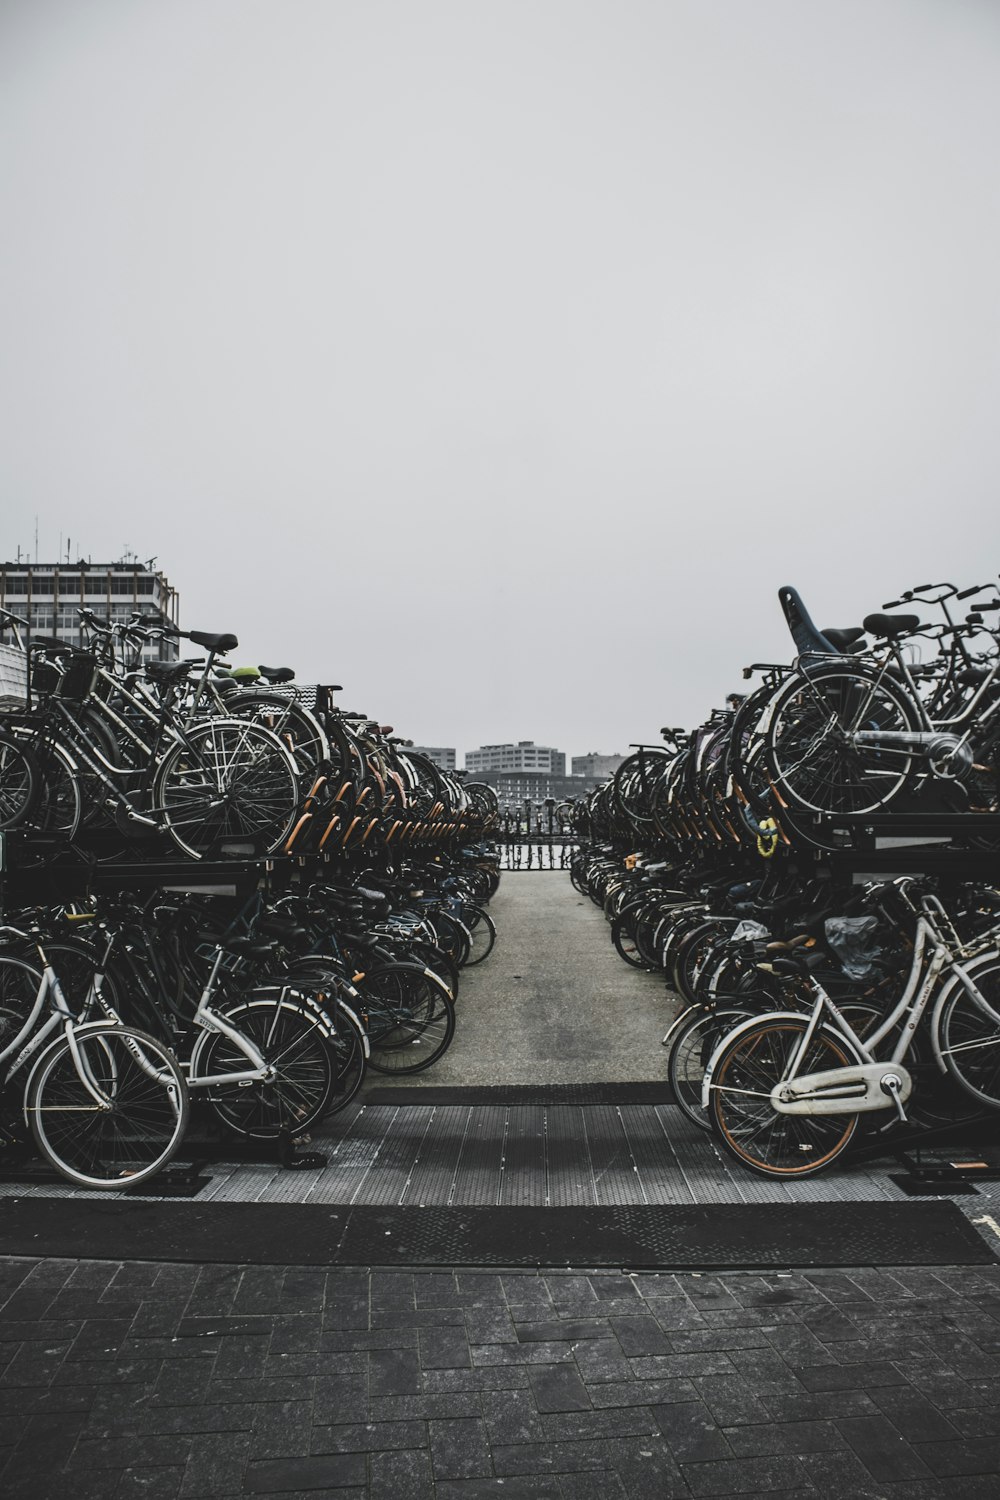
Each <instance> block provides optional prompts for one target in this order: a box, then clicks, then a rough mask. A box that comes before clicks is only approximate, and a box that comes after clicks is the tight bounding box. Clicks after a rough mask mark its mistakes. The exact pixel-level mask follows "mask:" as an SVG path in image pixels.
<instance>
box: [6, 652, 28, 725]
mask: <svg viewBox="0 0 1000 1500" xmlns="http://www.w3.org/2000/svg"><path fill="white" fill-rule="evenodd" d="M27 696H28V654H27V652H26V651H19V650H18V649H17V647H16V646H7V645H4V644H3V643H0V713H13V712H14V711H15V710H17V709H23V708H24V705H25V700H26V698H27Z"/></svg>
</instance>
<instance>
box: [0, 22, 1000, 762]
mask: <svg viewBox="0 0 1000 1500" xmlns="http://www.w3.org/2000/svg"><path fill="white" fill-rule="evenodd" d="M998 143H1000V6H998V5H997V4H996V3H995V0H947V3H944V0H812V3H810V0H602V3H594V0H452V3H448V0H295V3H289V0H85V3H81V0H0V203H2V205H3V215H4V230H3V234H2V236H0V326H2V328H3V338H2V342H0V409H2V410H3V413H4V422H3V439H2V443H0V495H2V503H3V520H2V525H0V537H2V541H0V550H2V551H3V552H4V553H5V555H7V556H8V557H12V556H13V555H14V552H15V548H16V546H17V545H18V544H20V545H21V546H22V547H25V546H30V545H33V535H34V526H35V516H36V515H37V516H38V518H39V529H40V535H41V554H42V555H43V557H44V559H45V560H48V559H49V558H50V557H51V556H52V555H54V553H55V551H56V548H57V545H58V538H59V534H60V533H61V534H62V535H63V537H64V538H65V536H66V535H67V534H69V535H70V536H71V537H72V538H73V557H74V559H75V558H76V556H77V555H78V553H79V552H80V551H82V552H83V553H84V554H87V553H89V554H90V555H92V556H93V557H94V559H95V561H96V560H98V559H102V560H103V559H104V558H106V557H108V556H119V555H120V554H121V553H122V551H123V549H124V547H125V546H126V545H130V546H131V547H133V548H134V549H135V550H136V551H137V552H138V553H139V554H140V555H141V556H144V557H145V556H147V555H150V554H153V553H155V554H157V555H158V557H159V560H160V565H161V566H162V567H164V569H165V570H166V572H167V573H168V576H169V577H170V579H171V581H172V582H173V583H174V584H175V585H176V586H177V587H178V588H179V589H180V591H181V603H182V622H183V623H184V624H185V625H187V626H188V627H191V626H194V627H200V628H202V629H209V630H212V629H217V630H225V629H232V630H235V631H236V632H237V633H238V634H239V636H240V638H241V642H242V649H241V651H240V653H239V657H240V659H242V660H244V661H255V660H264V661H268V662H284V661H287V662H289V663H291V664H294V665H296V666H297V667H298V669H299V673H300V676H302V677H303V678H305V679H309V680H315V679H316V678H317V677H318V678H320V679H321V680H327V681H330V680H333V681H337V682H341V683H344V684H345V685H346V691H345V693H344V694H343V695H342V702H343V703H344V704H345V706H347V707H350V708H362V709H365V710H367V711H368V712H371V713H373V714H377V715H380V716H382V717H383V718H385V719H387V720H388V721H390V722H393V723H394V724H395V725H396V727H397V729H398V730H400V731H401V732H405V733H407V734H410V735H412V736H413V737H414V738H415V739H417V740H418V741H423V742H425V743H427V742H430V743H435V744H454V745H457V746H458V748H459V750H460V751H462V750H465V749H468V748H471V747H472V746H474V745H478V744H479V743H481V742H490V741H497V740H506V739H509V738H513V739H521V738H534V739H536V740H539V741H541V742H543V743H549V744H557V745H559V746H560V747H561V748H563V749H565V750H567V751H568V752H570V753H580V752H582V751H585V750H590V749H599V750H603V751H610V750H615V749H622V748H624V746H625V745H626V744H627V742H628V741H630V740H637V739H640V738H649V737H650V736H652V735H654V734H655V732H656V730H657V729H658V727H659V725H661V724H664V723H671V724H675V723H689V724H691V723H694V722H697V721H698V720H699V719H700V718H701V717H703V716H704V715H705V714H706V713H707V712H708V711H709V710H710V709H711V708H712V707H713V705H715V704H717V703H719V702H721V700H722V697H723V695H724V694H725V692H726V691H727V690H729V689H730V688H732V687H737V686H739V685H740V677H739V669H740V667H741V666H742V664H743V662H744V661H746V660H750V659H760V658H765V659H767V658H775V657H776V658H778V659H787V658H788V657H789V656H790V654H791V642H790V639H789V638H788V636H787V634H786V632H785V628H784V624H783V621H782V618H781V614H780V611H779V608H778V604H777V600H776V597H775V594H776V590H777V588H778V587H779V585H781V584H784V583H792V584H795V585H796V586H797V587H798V588H799V590H800V591H801V593H802V594H803V596H804V598H805V600H806V603H807V604H808V606H809V608H810V609H811V611H812V613H813V614H814V616H815V618H816V619H817V622H818V623H819V624H821V625H823V624H826V625H838V626H842V625H850V624H855V623H859V621H860V617H861V615H862V614H864V613H867V612H868V611H870V610H872V609H877V608H878V607H879V606H880V605H881V604H882V602H883V601H884V600H886V599H889V598H891V597H894V596H895V594H896V593H897V592H898V591H899V590H900V589H903V588H905V587H907V586H908V585H911V584H914V583H922V582H925V581H927V580H928V579H934V580H937V579H938V578H939V577H945V578H950V579H953V580H954V581H955V582H958V583H960V584H964V583H974V582H984V581H986V579H988V578H989V577H990V576H995V573H996V569H997V566H998V560H1000V559H998V552H1000V548H998V546H997V541H998V530H1000V527H998V521H997V504H996V493H997V488H998V484H997V475H998V458H1000V421H998V415H997V414H998V411H1000V269H998V268H1000V173H998V171H997V166H996V161H997V148H998Z"/></svg>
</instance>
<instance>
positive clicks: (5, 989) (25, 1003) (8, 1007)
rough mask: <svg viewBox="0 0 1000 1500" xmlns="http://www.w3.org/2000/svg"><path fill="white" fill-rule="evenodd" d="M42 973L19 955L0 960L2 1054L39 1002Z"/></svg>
mask: <svg viewBox="0 0 1000 1500" xmlns="http://www.w3.org/2000/svg"><path fill="white" fill-rule="evenodd" d="M41 983H42V973H41V970H40V969H38V968H36V966H35V964H34V963H32V962H31V960H29V959H25V958H20V957H18V956H17V955H16V954H13V953H6V954H3V955H2V956H0V1052H2V1051H3V1050H4V1048H5V1047H7V1046H9V1045H10V1043H11V1042H12V1041H13V1040H14V1037H15V1036H16V1035H17V1033H18V1032H19V1031H20V1030H21V1029H22V1027H23V1026H24V1023H25V1021H27V1019H28V1016H29V1015H30V1014H31V1010H32V1007H33V1005H34V1004H35V1001H36V999H37V998H38V991H39V988H40V986H41Z"/></svg>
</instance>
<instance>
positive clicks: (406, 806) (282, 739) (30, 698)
mask: <svg viewBox="0 0 1000 1500" xmlns="http://www.w3.org/2000/svg"><path fill="white" fill-rule="evenodd" d="M79 613H80V619H81V629H82V631H84V632H85V633H86V634H87V636H88V644H87V648H86V649H76V648H73V647H71V646H68V645H66V644H65V643H64V642H61V641H58V640H54V639H50V638H47V637H40V636H37V635H35V636H33V637H29V636H28V635H27V634H26V627H25V623H24V622H23V621H21V620H19V619H18V617H17V616H14V615H11V614H9V613H5V612H2V611H0V630H5V631H6V632H7V634H8V636H9V639H8V640H7V641H5V642H4V643H3V644H2V645H0V710H2V713H0V831H2V832H5V833H7V834H9V836H10V842H9V856H8V864H9V865H14V866H16V865H18V864H19V863H20V864H29V863H32V862H37V861H38V860H39V859H42V858H48V859H53V858H57V857H59V856H60V854H62V853H63V852H64V851H66V850H68V849H73V850H76V851H80V852H82V853H85V854H88V855H91V856H93V857H97V858H101V859H108V858H111V859H114V858H122V857H123V856H126V855H129V854H132V853H134V851H135V850H136V849H137V848H138V849H144V850H145V851H147V852H151V853H153V852H157V851H159V852H161V853H162V852H164V851H170V850H172V851H173V852H174V854H177V853H179V854H180V855H181V856H182V857H184V858H188V859H205V858H209V857H213V858H227V857H229V858H233V857H235V858H247V857H254V856H268V855H274V854H287V855H294V856H307V855H319V856H323V857H330V856H341V855H346V856H351V855H356V854H359V853H360V854H363V855H364V856H365V857H369V856H370V855H371V853H372V852H373V851H374V850H376V849H378V850H381V851H383V852H388V853H393V852H394V851H396V850H399V851H401V852H403V853H409V852H412V851H414V850H417V849H431V848H434V849H436V848H456V847H460V846H461V845H462V844H464V843H468V842H470V841H471V840H475V839H477V838H482V837H484V836H486V835H487V834H488V833H489V831H490V830H491V829H492V827H493V825H494V823H495V821H496V816H497V802H496V797H495V795H494V793H493V792H492V790H491V788H489V787H487V786H484V785H481V784H472V783H463V782H462V781H460V780H459V779H457V778H456V777H455V776H453V775H450V774H448V773H447V772H444V771H441V770H439V769H438V768H437V767H436V766H434V765H433V764H432V763H431V762H430V761H429V760H428V759H426V758H425V757H424V756H421V755H418V754H416V753H415V752H414V751H412V750H411V749H409V748H408V746H407V744H406V742H405V741H403V740H401V739H399V738H398V737H396V736H394V735H393V733H392V729H391V726H388V725H384V724H380V723H379V722H378V721H377V720H375V719H372V718H370V717H369V716H368V715H367V714H362V713H351V712H347V711H344V710H342V709H340V708H338V707H336V706H335V704H334V701H333V694H334V693H335V692H336V691H338V689H336V688H333V687H306V688H299V687H298V686H297V685H296V684H295V682H294V680H293V679H294V672H293V671H292V670H291V669H289V668H284V667H282V668H272V667H266V666H260V667H254V668H251V669H236V670H230V669H228V668H226V667H224V666H223V665H222V662H223V660H224V658H225V656H226V655H227V653H229V652H231V651H234V650H235V649H236V648H237V645H238V641H237V638H236V636H234V635H230V634H211V633H209V632H205V631H199V630H192V631H180V630H177V629H176V628H175V627H172V626H168V625H164V624H163V623H162V621H159V620H157V621H155V622H154V621H151V620H149V619H146V618H145V617H143V616H141V615H136V616H134V617H133V618H132V619H131V620H130V621H129V622H127V623H124V624H112V623H108V622H105V621H101V620H99V619H98V618H97V617H96V616H94V615H93V614H92V613H91V612H90V611H88V610H80V612H79ZM164 635H171V636H174V637H183V638H184V639H185V640H188V641H190V642H191V643H192V645H193V646H195V647H196V648H200V650H201V652H202V653H203V654H202V656H201V657H200V658H196V659H190V660H181V661H176V662H175V661H168V662H163V661H147V660H144V652H145V653H146V654H148V652H149V648H150V646H151V645H153V644H154V643H155V642H156V641H157V639H158V638H160V637H163V636H164Z"/></svg>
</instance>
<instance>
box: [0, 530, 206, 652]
mask: <svg viewBox="0 0 1000 1500" xmlns="http://www.w3.org/2000/svg"><path fill="white" fill-rule="evenodd" d="M155 562H156V559H155V557H154V558H150V560H149V562H148V563H140V562H139V561H138V560H137V559H136V560H132V558H131V556H129V557H127V558H125V559H123V560H122V561H121V562H111V563H91V562H84V561H83V559H82V558H81V559H80V560H79V561H78V562H75V563H70V562H59V563H28V562H27V561H18V562H5V563H0V608H2V609H6V610H10V612H11V613H12V614H15V615H19V616H20V617H21V618H22V619H25V620H27V621H28V622H29V624H30V627H31V630H32V632H34V633H37V634H39V635H49V636H56V637H57V638H58V639H59V640H61V641H65V642H66V643H67V645H70V646H83V645H85V644H86V640H87V637H86V632H85V631H84V630H83V629H82V627H81V624H80V616H79V613H78V611H79V610H80V609H81V608H85V609H89V610H92V611H93V613H94V614H95V615H96V616H97V617H98V619H100V620H106V621H112V622H117V621H122V620H127V619H128V618H129V616H130V615H132V614H135V613H141V614H144V615H147V616H149V615H154V616H156V617H157V618H158V619H159V620H162V621H163V622H164V623H168V624H172V625H176V624H177V623H178V611H179V596H178V593H177V590H176V589H174V588H172V587H171V586H170V584H169V583H168V582H167V579H166V577H165V575H164V574H163V573H160V572H158V571H156V570H155V569H154V567H153V564H154V563H155ZM178 655H179V650H178V643H177V641H176V640H170V639H165V640H158V641H153V642H151V643H150V644H149V646H147V647H146V648H145V649H144V650H143V657H144V659H145V660H147V661H174V660H176V658H177V656H178Z"/></svg>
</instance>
